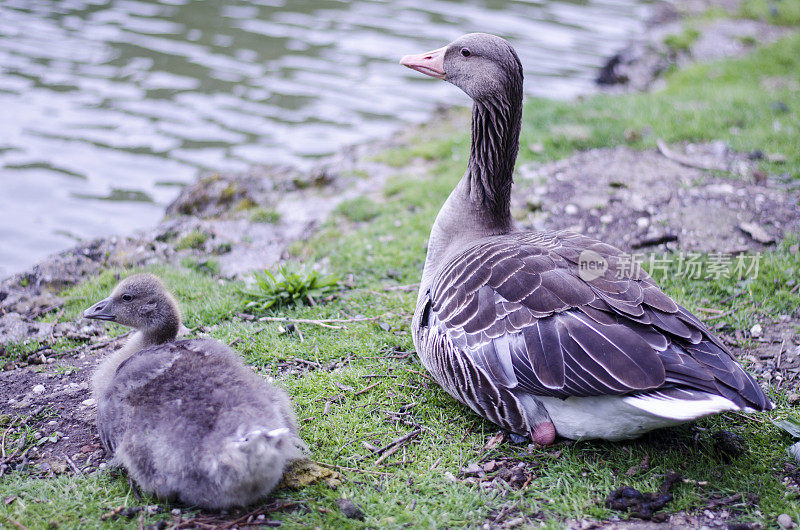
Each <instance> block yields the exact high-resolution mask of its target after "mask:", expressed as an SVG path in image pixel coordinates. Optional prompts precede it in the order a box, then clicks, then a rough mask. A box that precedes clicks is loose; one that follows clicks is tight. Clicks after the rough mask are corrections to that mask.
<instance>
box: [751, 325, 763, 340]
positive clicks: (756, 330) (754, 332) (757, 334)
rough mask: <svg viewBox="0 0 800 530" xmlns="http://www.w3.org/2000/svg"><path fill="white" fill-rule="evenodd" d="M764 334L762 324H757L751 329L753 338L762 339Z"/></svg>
mask: <svg viewBox="0 0 800 530" xmlns="http://www.w3.org/2000/svg"><path fill="white" fill-rule="evenodd" d="M763 333H764V328H762V327H761V324H756V325H755V326H753V327H752V328H750V336H751V337H756V338H758V337H760V336H761V335H762V334H763Z"/></svg>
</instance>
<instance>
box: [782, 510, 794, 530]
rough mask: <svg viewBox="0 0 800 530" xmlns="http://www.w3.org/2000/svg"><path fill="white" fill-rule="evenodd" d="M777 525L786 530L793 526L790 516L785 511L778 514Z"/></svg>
mask: <svg viewBox="0 0 800 530" xmlns="http://www.w3.org/2000/svg"><path fill="white" fill-rule="evenodd" d="M778 525H779V526H780V527H781V528H785V529H787V530H788V529H789V528H794V527H795V524H794V521H792V518H791V517H790V516H789V514H786V513H782V514H780V515H779V516H778Z"/></svg>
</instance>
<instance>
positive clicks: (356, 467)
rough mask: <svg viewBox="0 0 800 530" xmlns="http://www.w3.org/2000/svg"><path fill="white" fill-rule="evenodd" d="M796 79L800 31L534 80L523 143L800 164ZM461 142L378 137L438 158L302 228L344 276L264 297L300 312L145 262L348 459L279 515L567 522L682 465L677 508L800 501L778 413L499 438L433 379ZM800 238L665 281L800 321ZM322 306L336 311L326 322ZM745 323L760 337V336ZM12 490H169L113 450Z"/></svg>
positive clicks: (752, 311) (738, 324)
mask: <svg viewBox="0 0 800 530" xmlns="http://www.w3.org/2000/svg"><path fill="white" fill-rule="evenodd" d="M798 83H800V37H798V36H793V37H791V38H787V39H784V40H782V41H780V42H778V43H776V44H774V45H771V46H769V47H766V48H762V49H759V50H757V51H756V52H755V53H753V54H752V55H750V56H748V57H747V58H744V59H740V60H730V61H725V62H720V63H714V64H708V65H697V66H693V67H691V68H688V69H687V70H685V71H681V72H675V73H673V74H671V75H669V77H668V82H667V87H666V88H665V89H664V90H662V91H659V92H657V93H654V94H641V95H626V96H607V95H598V96H593V97H589V98H586V99H583V100H581V101H577V102H554V101H549V100H531V101H528V102H527V104H526V108H525V117H524V124H523V134H522V140H521V149H520V162H527V161H547V160H554V159H558V158H562V157H566V156H569V155H571V154H572V153H574V152H575V151H576V150H582V149H588V148H592V147H604V146H610V145H618V144H624V143H627V144H628V145H630V146H632V147H634V148H637V149H640V148H641V149H644V148H650V147H653V146H654V145H655V142H656V139H663V140H665V141H668V142H680V141H709V140H724V141H725V142H727V143H728V144H729V145H730V146H731V148H733V149H736V150H740V151H745V152H755V151H757V150H758V151H761V152H762V153H764V154H765V158H764V160H763V161H762V165H763V167H762V169H763V170H764V171H766V172H767V173H769V174H773V175H781V178H783V179H785V180H797V179H800V150H798V149H797V143H798V135H800V89H798ZM778 103H782V105H778ZM467 149H468V136H467V131H466V130H459V131H454V130H442V127H431V128H429V129H427V130H423V131H422V132H421V133H420V134H419V135H418V137H417V140H415V141H414V142H413V143H412V144H410V145H408V146H407V147H404V148H402V149H396V150H393V151H390V152H386V153H383V154H382V155H380V158H381V159H382V160H383V161H384V162H386V163H390V164H393V165H397V166H399V167H403V166H405V165H407V164H409V163H411V162H412V161H414V160H415V159H418V158H422V159H424V160H427V161H429V163H430V171H429V172H427V173H426V174H425V175H423V176H415V177H402V178H395V179H393V180H391V181H390V182H388V183H387V186H386V188H385V190H384V192H383V196H382V197H381V198H380V199H379V200H373V199H359V200H357V201H355V202H353V203H351V204H345V205H343V206H342V207H340V208H339V209H338V213H337V214H336V215H335V216H334V218H333V219H331V221H330V222H329V224H328V225H327V226H326V227H325V228H324V229H323V230H322V231H321V232H320V233H319V234H318V235H317V236H315V237H314V238H313V239H311V240H310V241H306V242H302V243H298V244H296V245H295V247H294V249H293V253H294V260H295V261H297V262H300V263H305V264H313V263H316V264H321V265H322V266H323V267H324V268H325V270H326V271H327V273H330V274H334V275H337V276H339V277H340V278H341V279H342V280H341V281H340V289H339V290H338V291H337V292H336V293H335V295H334V296H325V297H323V298H321V299H319V300H315V302H316V305H314V306H311V305H300V306H294V307H274V308H272V309H269V310H268V311H267V313H266V314H267V315H268V316H272V317H277V316H280V317H286V318H289V319H295V320H297V319H303V320H306V322H302V323H295V324H294V327H293V328H291V327H289V326H288V324H287V323H286V322H283V323H281V322H269V321H252V320H244V319H242V318H241V317H239V316H237V315H239V314H241V313H248V311H249V309H248V308H247V302H248V298H247V297H246V296H245V295H244V294H243V293H242V285H241V284H240V283H237V282H230V281H227V280H219V279H217V278H214V277H212V276H210V275H204V274H202V273H199V272H196V271H192V270H183V269H175V268H164V267H156V268H153V269H150V270H151V271H152V272H154V273H156V274H159V275H161V276H162V277H163V278H164V279H165V281H166V283H167V284H168V285H169V286H170V287H171V288H172V289H173V290H174V291H175V293H176V295H177V297H178V298H179V299H180V300H181V302H182V303H183V306H184V309H185V313H186V315H187V319H186V325H187V326H188V327H189V328H192V329H193V330H194V331H193V333H196V334H197V333H200V332H201V331H202V332H205V333H207V334H209V335H210V336H212V337H215V338H217V339H219V340H221V341H223V342H226V343H233V344H235V347H236V348H237V349H238V350H239V351H241V352H242V354H243V355H244V356H245V358H246V359H247V361H248V362H249V363H251V364H253V365H254V366H256V367H258V368H259V369H260V370H262V371H263V373H265V374H269V375H271V376H273V377H274V378H275V381H276V384H278V385H280V386H281V387H283V388H285V389H286V390H287V391H288V392H289V394H290V395H291V396H292V397H293V399H294V402H295V404H296V409H297V415H298V418H299V419H300V422H301V426H302V430H301V435H302V437H303V439H304V440H305V441H306V442H307V443H308V446H309V448H310V456H311V458H313V459H315V460H316V461H318V462H320V463H323V464H327V465H331V466H334V467H335V468H336V469H338V470H339V471H340V472H341V474H342V475H343V478H344V480H343V482H342V483H341V485H340V486H339V487H338V488H337V489H335V490H334V489H331V488H330V487H328V486H326V485H314V486H310V487H306V488H304V489H300V490H297V491H292V490H288V489H283V490H279V491H277V492H276V495H277V496H279V497H281V498H284V499H289V500H292V501H296V502H297V503H298V508H297V509H295V510H291V511H285V512H280V513H275V514H273V515H272V516H271V517H272V519H275V520H278V521H281V522H282V523H283V525H284V526H285V527H307V526H327V527H334V526H335V527H345V528H346V527H378V526H380V527H398V526H401V525H405V524H410V525H412V526H425V527H427V526H440V527H448V526H450V527H458V526H465V525H475V526H480V525H482V524H483V523H484V522H489V523H491V524H495V523H498V524H501V523H504V522H505V523H507V522H509V521H517V522H519V523H520V524H522V523H528V524H538V523H544V524H545V525H546V526H549V527H560V526H561V524H562V523H563V521H564V520H566V519H569V518H582V517H587V516H590V517H597V518H606V517H610V516H613V515H615V514H616V512H612V511H611V510H609V509H608V508H606V507H605V505H604V499H605V498H606V496H607V495H608V494H609V492H611V491H612V490H614V489H616V488H617V487H619V486H621V485H630V486H633V487H635V488H637V489H639V490H641V491H650V492H653V491H657V490H658V488H659V486H660V484H661V483H662V481H663V477H664V475H665V474H666V473H667V471H668V470H675V471H677V472H679V473H680V474H681V475H682V476H683V477H684V478H685V479H686V480H685V481H684V482H681V483H678V484H677V486H676V488H675V490H674V495H675V499H674V501H672V502H671V503H669V504H668V505H667V508H666V510H667V511H668V512H674V511H680V510H686V511H689V512H693V511H697V510H700V511H702V510H703V509H705V507H706V506H707V505H708V501H709V499H712V498H721V497H727V496H730V495H734V494H738V493H743V494H744V497H743V499H744V502H742V504H741V505H737V506H736V508H735V509H736V510H739V512H738V513H739V515H738V519H740V520H743V521H760V522H762V523H764V524H767V525H774V523H775V520H776V517H777V515H778V514H781V513H788V514H798V513H800V497H798V494H797V492H796V490H790V489H787V486H786V485H785V484H784V482H783V481H784V478H785V476H786V471H785V469H784V466H785V464H786V463H787V462H788V458H787V456H786V454H785V447H786V446H787V442H788V437H786V436H785V435H784V434H783V433H782V432H781V431H780V430H779V429H777V428H776V427H774V426H772V425H771V423H770V422H769V419H768V416H767V415H756V416H753V417H745V416H743V415H739V414H725V415H721V416H718V417H715V418H711V419H707V420H703V421H700V422H697V423H696V424H694V425H686V426H681V427H678V428H674V429H668V430H662V431H658V432H655V433H651V434H650V435H647V436H645V437H643V438H642V439H639V440H636V441H633V442H628V443H604V442H595V441H584V442H577V443H574V444H561V445H558V446H556V447H552V448H544V449H538V448H531V449H526V448H525V447H524V446H512V445H509V444H507V443H503V444H500V445H499V446H497V447H494V448H489V449H487V448H486V446H487V441H489V439H490V438H491V437H492V436H493V435H494V434H495V433H496V432H497V429H496V428H495V427H494V426H492V425H491V424H489V423H487V422H485V421H483V420H481V419H480V418H479V417H477V416H475V415H474V414H472V413H470V412H469V411H468V410H467V409H465V408H464V407H462V406H461V405H459V404H457V403H456V402H455V401H453V400H452V399H451V398H450V397H449V396H448V395H446V394H445V393H444V392H443V391H442V390H440V389H439V388H438V387H437V386H436V385H435V384H434V383H432V382H431V381H430V380H429V378H428V377H427V376H426V375H425V373H424V368H423V367H422V366H421V364H420V363H419V361H418V359H417V358H416V355H415V353H414V351H413V345H412V342H411V338H410V334H409V325H410V321H411V316H412V311H413V307H414V301H415V299H416V292H415V290H414V288H413V285H412V284H414V283H416V282H417V281H418V280H419V277H420V274H421V270H422V264H423V261H424V258H425V240H426V238H427V236H428V231H429V228H430V225H431V223H432V221H433V219H434V217H435V215H436V212H437V210H438V208H439V206H440V205H441V203H442V202H443V200H444V198H445V197H446V196H447V194H448V193H449V191H450V189H451V188H452V186H453V185H454V184H455V182H456V181H457V180H458V178H460V176H461V173H462V172H463V168H464V165H465V162H466V156H467ZM624 177H625V176H624V175H620V178H621V179H624ZM797 244H798V240H797V239H796V238H795V239H790V240H787V241H785V242H784V243H782V244H781V245H779V246H778V247H777V248H776V249H775V250H773V251H770V252H769V253H767V254H766V255H765V256H764V258H763V260H762V267H761V270H760V273H759V275H758V276H757V277H756V278H754V279H751V280H749V281H748V282H746V283H742V282H738V281H736V280H734V279H731V278H724V277H721V278H719V279H716V280H714V279H712V280H691V279H686V278H681V277H680V276H679V275H676V274H665V275H664V278H663V280H662V285H663V286H664V288H665V290H666V291H667V293H668V294H670V295H672V296H673V297H674V298H675V299H676V300H678V301H679V302H680V303H682V304H683V305H686V306H687V307H688V308H689V309H691V310H697V309H698V308H699V307H712V308H720V309H725V310H726V311H725V314H724V315H723V316H722V317H721V318H719V319H718V320H717V322H721V323H725V324H726V325H727V327H726V328H722V329H723V330H728V331H734V330H746V329H750V327H751V326H752V325H753V324H755V323H756V322H764V323H768V322H771V321H773V320H775V319H777V318H778V317H779V315H788V316H789V317H790V318H793V319H795V321H796V320H797V318H798V316H799V315H798V307H800V294H798V290H797V289H796V288H795V285H796V284H795V283H793V282H794V281H795V280H796V278H797V274H798V271H800V256H799V255H798V252H797V249H796V245H797ZM793 246H794V248H792V247H793ZM670 267H677V264H673V265H670ZM131 272H134V271H106V272H104V273H103V274H101V275H100V276H99V277H98V278H96V279H94V280H92V281H90V282H88V283H86V284H84V285H81V286H79V287H77V288H74V289H72V290H70V291H68V292H67V293H65V294H66V298H67V300H68V302H67V305H66V306H65V308H64V309H65V311H64V314H63V316H61V318H62V319H64V320H66V319H69V318H75V317H77V316H78V314H79V312H80V311H81V310H82V309H84V308H85V307H88V306H89V305H90V304H91V303H93V302H95V301H97V300H98V299H100V298H102V297H104V296H106V295H107V293H108V291H109V290H110V288H111V287H112V286H113V285H114V284H115V283H116V281H117V278H116V276H115V274H122V275H127V274H129V273H131ZM668 272H669V271H668ZM728 309H732V310H733V311H730V312H729V311H728ZM325 319H340V320H342V321H341V322H320V321H321V320H325ZM309 321H310V322H309ZM313 321H316V323H314V322H313ZM321 324H325V325H321ZM765 325H767V324H765ZM115 332H122V330H121V329H120V330H118V331H115ZM742 340H743V341H744V342H743V344H742V345H743V346H747V343H746V341H747V340H748V339H746V338H745V339H742ZM25 347H26V346H24V345H18V346H17V347H16V348H17V349H16V350H14V351H15V352H19V351H24V349H25ZM58 347H61V348H66V349H69V348H71V347H74V345H72V344H65V345H62V346H58ZM9 351H11V350H9ZM787 394H788V392H787V390H786V389H785V388H782V389H780V390H774V389H773V391H771V393H770V395H771V397H772V399H773V400H774V401H775V402H776V403H777V404H778V406H779V408H778V410H777V411H776V412H775V413H773V414H771V415H770V416H772V417H784V416H785V415H787V414H788V413H789V412H790V411H791V407H790V406H788V405H787ZM795 413H796V412H795ZM721 430H725V431H731V432H733V433H735V434H738V435H740V436H741V437H742V438H743V440H744V442H745V444H746V446H747V448H746V449H745V450H743V451H740V452H731V451H728V450H725V448H724V447H721V446H720V444H719V443H715V439H714V433H716V432H717V431H721ZM414 431H419V432H418V434H416V435H415V437H414V438H413V439H412V440H411V442H410V443H408V444H406V445H404V446H403V448H402V449H401V450H399V451H397V452H396V453H394V454H392V455H391V456H389V457H386V458H384V459H382V460H381V461H380V463H378V460H379V457H378V456H376V455H375V454H374V453H373V451H372V450H371V449H370V448H369V447H368V446H374V447H383V446H385V445H386V444H388V443H390V442H391V441H392V440H395V439H397V438H398V437H400V436H403V435H405V434H409V433H412V432H414ZM491 460H495V461H498V462H514V463H515V464H516V462H521V463H522V464H523V466H522V467H521V468H518V469H520V470H521V471H520V473H521V474H522V475H521V476H522V477H523V478H524V480H522V481H513V480H509V481H501V480H497V481H495V483H494V484H493V485H491V486H481V485H480V484H476V483H471V482H474V481H471V480H464V477H463V475H461V470H462V468H464V467H465V466H467V465H469V464H470V463H474V462H479V461H483V462H488V461H491ZM643 462H647V465H642V463H643ZM467 478H469V477H467ZM523 485H524V487H520V486H523ZM751 495H753V496H755V497H751ZM12 496H13V497H16V499H14V500H13V501H12V502H9V503H0V520H3V519H4V518H11V519H13V520H14V521H17V522H18V523H19V524H21V525H24V526H27V527H30V528H45V527H48V525H49V526H51V527H57V526H60V527H62V528H74V527H76V526H84V527H89V528H91V527H95V526H107V527H135V526H136V525H137V519H136V518H135V517H134V518H133V519H126V518H124V517H117V518H112V519H110V520H108V521H106V522H101V516H102V515H103V514H104V513H105V512H107V511H108V510H110V509H111V508H113V507H115V506H118V505H126V506H135V505H143V504H153V503H155V502H156V501H155V500H154V499H148V498H145V499H144V500H143V501H142V502H139V501H137V500H136V499H135V498H134V496H133V495H132V493H131V492H130V490H129V488H128V486H127V482H126V479H125V477H124V474H120V473H116V472H113V471H110V470H103V471H99V472H98V473H97V474H93V475H91V476H75V475H66V474H64V475H61V476H58V477H53V478H44V479H35V478H31V477H30V476H29V475H27V474H26V473H25V472H14V473H11V474H8V475H6V476H4V477H2V483H0V498H11V497H12ZM342 497H345V498H348V499H351V500H353V501H354V502H355V503H356V504H357V505H359V506H360V507H361V508H362V509H363V512H364V514H365V519H364V521H359V520H357V519H347V518H346V517H345V516H344V515H343V514H342V513H341V511H340V510H339V509H338V508H337V505H336V502H335V501H336V500H337V499H340V498H342ZM164 518H169V508H168V509H167V513H161V514H155V515H147V516H144V517H143V518H142V522H143V523H144V524H147V523H149V522H154V521H157V520H159V519H164ZM520 519H521V520H520ZM7 520H10V519H7ZM798 522H800V521H798Z"/></svg>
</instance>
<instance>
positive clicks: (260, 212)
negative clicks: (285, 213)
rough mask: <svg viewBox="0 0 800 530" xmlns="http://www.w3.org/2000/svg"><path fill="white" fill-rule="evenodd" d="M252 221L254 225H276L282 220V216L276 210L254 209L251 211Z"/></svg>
mask: <svg viewBox="0 0 800 530" xmlns="http://www.w3.org/2000/svg"><path fill="white" fill-rule="evenodd" d="M250 220H251V221H252V222H254V223H268V224H275V223H277V222H278V221H280V220H281V214H280V213H278V212H277V211H276V210H275V208H253V209H252V210H250Z"/></svg>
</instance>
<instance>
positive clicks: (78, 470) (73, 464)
mask: <svg viewBox="0 0 800 530" xmlns="http://www.w3.org/2000/svg"><path fill="white" fill-rule="evenodd" d="M64 458H66V459H67V463H68V464H69V467H71V468H72V469H73V471H75V473H77V474H79V475H83V471H81V470H80V469H79V468H78V466H76V465H75V462H73V461H72V459H71V458H70V457H69V455H68V454H66V453H64Z"/></svg>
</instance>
